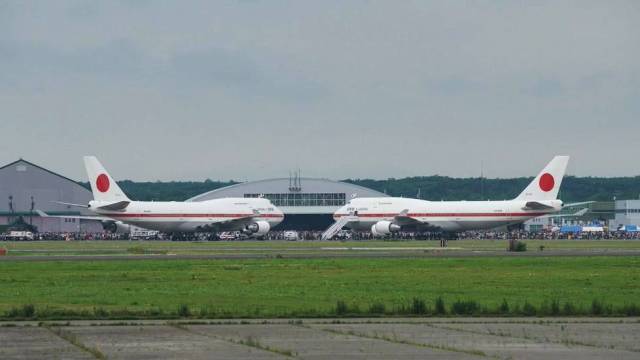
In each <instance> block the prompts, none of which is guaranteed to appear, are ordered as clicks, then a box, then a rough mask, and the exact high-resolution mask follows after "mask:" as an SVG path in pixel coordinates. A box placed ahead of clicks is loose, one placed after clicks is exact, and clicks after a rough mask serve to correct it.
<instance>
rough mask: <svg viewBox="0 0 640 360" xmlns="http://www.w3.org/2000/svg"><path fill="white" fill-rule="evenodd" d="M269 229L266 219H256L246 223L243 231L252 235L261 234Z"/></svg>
mask: <svg viewBox="0 0 640 360" xmlns="http://www.w3.org/2000/svg"><path fill="white" fill-rule="evenodd" d="M269 230H271V225H269V223H268V222H266V221H256V222H254V223H253V224H250V225H247V227H246V228H245V232H246V233H249V234H251V235H254V236H262V235H265V234H266V233H268V232H269Z"/></svg>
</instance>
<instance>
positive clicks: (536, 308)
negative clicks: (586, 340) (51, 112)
mask: <svg viewBox="0 0 640 360" xmlns="http://www.w3.org/2000/svg"><path fill="white" fill-rule="evenodd" d="M396 316H403V317H411V316H415V317H442V316H449V317H467V316H487V317H515V316H518V317H542V316H554V317H559V316H589V317H599V316H600V317H624V316H640V306H638V305H637V304H626V305H618V306H614V305H612V304H608V303H605V302H602V301H600V300H597V299H594V300H593V301H592V302H591V305H590V306H581V305H577V304H574V303H572V302H560V301H559V300H556V299H553V300H550V301H546V300H545V301H542V302H541V303H539V304H534V303H531V302H529V301H525V302H524V303H515V304H510V303H508V302H507V300H506V299H504V300H503V301H502V303H500V304H499V305H498V306H487V305H483V304H480V303H478V302H477V301H475V300H456V301H454V302H452V303H451V304H446V303H445V301H444V300H443V298H442V297H438V298H436V300H435V302H434V303H432V304H431V303H428V302H427V301H426V300H424V299H421V298H417V297H416V298H413V299H412V300H411V301H410V302H408V303H406V304H399V305H395V306H392V307H387V306H386V305H385V304H383V303H380V302H375V303H372V304H370V305H369V306H368V307H360V306H359V305H358V304H352V305H349V304H347V303H346V302H345V301H343V300H338V301H337V302H336V305H335V307H334V308H333V309H327V310H326V311H320V310H318V309H310V310H308V311H304V310H303V311H295V312H283V313H280V314H278V316H276V317H278V318H299V317H308V318H335V317H338V318H353V317H396ZM230 318H253V319H260V318H264V316H261V315H260V314H259V313H229V312H226V311H223V310H216V309H212V308H210V307H203V308H199V309H197V311H194V310H193V309H191V308H190V307H189V306H188V305H187V304H181V305H180V306H179V307H178V308H177V309H176V310H175V311H168V312H167V311H164V310H162V309H150V310H127V309H115V310H107V309H104V308H100V307H97V308H94V309H93V310H92V311H89V310H69V309H55V308H50V307H44V308H36V306H35V305H33V304H27V305H23V306H22V307H18V308H11V309H9V310H7V311H5V312H4V313H3V314H2V315H0V320H144V319H230Z"/></svg>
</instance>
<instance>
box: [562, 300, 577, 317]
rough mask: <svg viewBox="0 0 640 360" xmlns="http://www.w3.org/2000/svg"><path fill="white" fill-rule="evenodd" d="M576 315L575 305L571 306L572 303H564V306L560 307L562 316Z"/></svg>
mask: <svg viewBox="0 0 640 360" xmlns="http://www.w3.org/2000/svg"><path fill="white" fill-rule="evenodd" d="M577 314H578V309H577V308H576V306H575V305H573V303H570V302H566V303H564V306H563V307H562V315H577Z"/></svg>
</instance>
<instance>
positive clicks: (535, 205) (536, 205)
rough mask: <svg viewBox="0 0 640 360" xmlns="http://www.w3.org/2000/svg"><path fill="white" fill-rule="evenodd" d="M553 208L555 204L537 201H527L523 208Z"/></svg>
mask: <svg viewBox="0 0 640 360" xmlns="http://www.w3.org/2000/svg"><path fill="white" fill-rule="evenodd" d="M549 209H553V206H549V205H545V204H543V203H539V202H537V201H527V203H526V204H525V205H524V207H523V208H522V210H549Z"/></svg>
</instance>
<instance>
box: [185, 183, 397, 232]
mask: <svg viewBox="0 0 640 360" xmlns="http://www.w3.org/2000/svg"><path fill="white" fill-rule="evenodd" d="M259 196H262V197H264V198H267V199H269V200H271V202H273V204H274V205H276V206H277V207H278V208H280V209H281V210H282V211H283V212H284V214H285V219H284V221H283V222H282V223H281V224H280V225H278V227H277V229H281V230H284V229H287V230H324V229H326V228H327V227H329V226H330V225H331V224H332V223H333V216H332V215H333V213H334V212H335V211H336V210H338V209H339V208H340V207H342V206H344V205H345V204H346V203H347V202H348V201H349V200H350V199H353V198H358V197H384V196H387V195H385V194H383V193H381V192H378V191H375V190H371V189H368V188H365V187H362V186H358V185H353V184H349V183H345V182H340V181H333V180H327V179H316V178H299V177H290V178H278V179H269V180H261V181H251V182H246V183H241V184H236V185H231V186H227V187H224V188H220V189H216V190H213V191H210V192H207V193H204V194H201V195H198V196H195V197H193V198H191V199H189V200H188V201H203V200H211V199H219V198H225V197H241V198H252V197H259ZM277 229H276V230H277Z"/></svg>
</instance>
